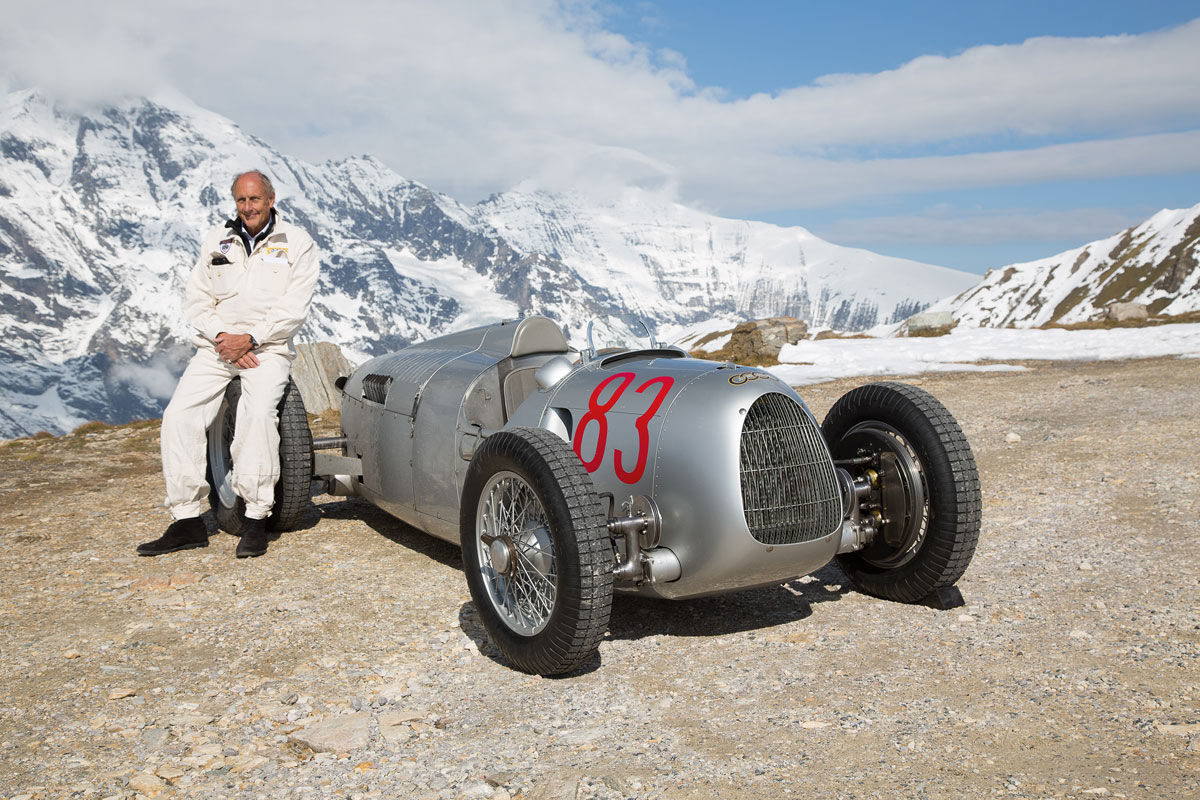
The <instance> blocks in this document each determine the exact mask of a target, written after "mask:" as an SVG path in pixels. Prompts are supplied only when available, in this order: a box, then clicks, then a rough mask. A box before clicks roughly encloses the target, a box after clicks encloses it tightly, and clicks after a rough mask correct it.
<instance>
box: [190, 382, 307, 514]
mask: <svg viewBox="0 0 1200 800" xmlns="http://www.w3.org/2000/svg"><path fill="white" fill-rule="evenodd" d="M241 396H242V382H241V380H240V379H238V378H234V379H233V380H232V381H230V383H229V386H228V387H227V388H226V389H225V399H224V401H223V402H222V403H221V409H220V411H218V412H217V418H216V420H215V421H214V422H213V424H212V427H211V428H209V430H208V485H209V487H210V489H209V494H208V500H209V503H210V504H211V506H212V510H213V516H215V517H216V518H217V525H218V526H219V527H220V528H221V530H223V531H226V532H228V533H232V534H233V535H234V536H240V535H241V533H242V524H243V521H244V520H245V513H246V501H245V500H243V499H242V498H240V497H238V496H237V494H236V493H234V491H233V458H232V456H231V455H230V452H229V448H230V445H231V444H232V443H233V435H234V431H235V430H236V429H237V408H238V400H240V399H241ZM278 412H279V480H278V481H276V483H275V503H274V505H272V506H271V514H270V516H268V517H267V530H269V531H276V532H280V531H290V530H291V529H292V528H295V527H296V526H297V525H298V524H300V518H301V516H303V514H304V510H305V509H306V508H307V507H308V502H309V500H310V499H311V494H312V492H311V490H312V432H311V431H310V430H309V428H308V414H307V413H306V412H305V410H304V401H303V400H302V399H301V397H300V390H299V388H297V386H296V384H295V383H294V382H293V381H292V380H291V379H288V384H287V387H286V388H285V389H284V390H283V397H282V399H280V401H279V406H278Z"/></svg>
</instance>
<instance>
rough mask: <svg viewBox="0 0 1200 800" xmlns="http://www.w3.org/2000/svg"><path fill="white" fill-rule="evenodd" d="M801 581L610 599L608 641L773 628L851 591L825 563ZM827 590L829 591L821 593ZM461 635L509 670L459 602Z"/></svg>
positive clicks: (591, 666)
mask: <svg viewBox="0 0 1200 800" xmlns="http://www.w3.org/2000/svg"><path fill="white" fill-rule="evenodd" d="M808 577H809V578H810V579H811V578H816V580H815V581H814V580H809V581H807V582H802V581H803V579H802V578H797V579H795V580H791V581H788V582H787V583H783V584H779V585H776V586H767V587H763V588H761V589H749V590H747V591H743V592H734V593H732V594H725V595H717V596H714V597H702V598H699V599H697V600H660V599H657V598H642V597H632V596H630V595H620V594H619V595H616V596H615V597H613V609H612V619H611V620H610V621H609V623H608V632H609V638H612V639H640V638H642V637H644V636H660V635H661V636H721V635H724V634H730V633H743V632H745V631H754V630H761V629H763V628H773V627H775V626H776V625H785V624H787V623H789V622H795V621H797V620H802V619H806V618H808V617H810V616H812V613H813V606H814V605H816V604H817V603H829V602H836V601H838V600H840V599H842V597H843V596H844V595H847V594H849V593H850V592H852V591H854V589H853V588H852V587H851V584H850V579H849V578H847V577H846V576H845V574H844V573H843V572H842V571H841V570H840V569H839V568H838V567H837V565H836V564H833V563H830V564H827V565H825V566H824V567H822V568H821V569H819V570H817V571H816V572H814V573H811V575H810V576H808ZM826 587H829V588H826ZM458 624H459V627H461V628H462V632H463V633H464V634H466V636H467V637H468V638H469V639H470V640H471V641H472V642H474V643H475V647H476V648H477V649H478V650H479V653H480V655H482V656H484V657H485V658H490V659H491V660H492V661H494V662H496V663H497V664H499V665H500V666H502V667H506V668H510V669H511V665H510V664H509V663H508V661H507V660H506V659H505V658H504V656H503V655H502V654H501V653H500V652H499V650H497V649H496V647H495V646H494V645H493V644H492V643H491V640H489V639H488V637H487V632H486V631H485V630H484V628H483V623H482V621H481V620H480V619H479V612H478V611H476V609H475V604H474V603H470V602H468V603H463V605H462V606H461V607H460V608H459V610H458ZM601 666H602V663H601V656H600V654H599V653H593V654H592V656H591V657H590V658H589V659H588V660H587V661H585V662H584V663H583V664H582V665H581V666H580V667H579V668H578V669H576V670H575V671H574V672H571V673H568V674H566V675H555V676H551V679H557V678H573V677H578V676H580V675H585V674H587V673H589V672H593V671H595V670H597V669H599V668H600V667H601Z"/></svg>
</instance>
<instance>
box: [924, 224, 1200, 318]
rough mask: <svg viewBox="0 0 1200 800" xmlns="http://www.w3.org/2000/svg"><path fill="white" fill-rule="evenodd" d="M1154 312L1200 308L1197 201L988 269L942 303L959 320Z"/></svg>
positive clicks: (1178, 313)
mask: <svg viewBox="0 0 1200 800" xmlns="http://www.w3.org/2000/svg"><path fill="white" fill-rule="evenodd" d="M1131 301H1132V302H1139V303H1144V304H1145V305H1146V306H1147V307H1148V309H1149V312H1150V313H1151V314H1155V315H1160V316H1181V315H1184V314H1188V313H1191V312H1197V311H1200V205H1196V206H1193V207H1191V208H1188V209H1181V210H1174V211H1172V210H1165V211H1160V212H1158V213H1157V214H1155V215H1154V216H1153V217H1151V218H1150V219H1148V220H1146V221H1145V222H1143V223H1142V224H1141V225H1138V226H1137V227H1134V228H1129V229H1128V230H1125V231H1122V232H1121V233H1118V234H1116V235H1114V236H1110V237H1109V238H1107V239H1101V240H1099V241H1095V242H1092V243H1091V244H1087V245H1084V246H1083V247H1079V248H1076V249H1074V250H1068V251H1067V252H1065V253H1059V254H1058V255H1056V256H1051V257H1050V258H1044V259H1042V260H1040V261H1030V262H1028V263H1025V264H1012V265H1010V266H1007V267H1002V268H1000V269H994V270H989V271H988V273H987V275H986V276H985V277H984V279H983V281H982V282H980V283H979V285H977V286H975V287H973V288H971V289H968V290H967V291H965V292H963V293H962V294H959V295H957V296H956V297H953V298H949V299H946V300H943V301H941V302H939V303H937V304H936V305H935V306H933V307H932V308H931V309H930V310H931V311H950V312H951V313H952V314H953V315H954V317H955V318H956V319H957V320H958V321H959V323H960V324H963V325H968V326H973V327H992V328H1006V327H1013V328H1037V327H1042V326H1045V325H1052V324H1063V325H1069V324H1071V323H1078V322H1086V321H1089V320H1097V319H1102V318H1103V317H1104V315H1105V310H1106V308H1107V306H1109V305H1110V304H1112V303H1117V302H1131Z"/></svg>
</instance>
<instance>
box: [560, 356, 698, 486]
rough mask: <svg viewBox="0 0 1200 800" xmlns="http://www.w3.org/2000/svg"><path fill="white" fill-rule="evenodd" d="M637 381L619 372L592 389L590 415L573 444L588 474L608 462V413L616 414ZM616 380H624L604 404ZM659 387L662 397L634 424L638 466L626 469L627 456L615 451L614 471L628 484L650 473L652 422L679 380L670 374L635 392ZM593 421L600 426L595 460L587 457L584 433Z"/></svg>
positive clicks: (586, 417)
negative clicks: (626, 391)
mask: <svg viewBox="0 0 1200 800" xmlns="http://www.w3.org/2000/svg"><path fill="white" fill-rule="evenodd" d="M636 378H637V375H636V374H634V373H632V372H618V373H616V374H615V375H610V376H608V377H607V378H605V379H604V380H602V381H601V382H600V383H599V385H597V386H596V388H595V389H594V390H592V396H591V397H589V398H588V410H587V413H586V414H584V415H583V418H582V419H580V420H579V427H577V428H576V429H575V441H574V444H573V446H574V448H575V455H577V456H579V460H580V461H582V462H583V468H584V469H586V470H587V471H588V472H595V471H596V470H597V469H598V468H599V466H600V464H601V462H603V461H604V449H605V445H606V444H607V443H608V412H609V411H612V409H613V406H615V405H616V404H617V401H618V400H620V399H621V395H623V394H624V393H625V390H626V389H628V388H629V385H630V384H631V383H633V381H634V379H636ZM614 381H620V383H618V384H617V388H616V389H614V390H613V393H612V395H611V396H610V397H609V398H608V399H607V400H605V401H604V402H600V395H602V394H603V393H604V390H605V389H606V388H608V385H609V384H610V383H613V382H614ZM655 385H657V386H658V394H656V395H655V396H654V400H652V401H651V402H650V407H649V408H647V409H646V410H645V412H643V413H642V415H641V416H639V417H638V418H637V421H636V422H634V427H635V428H636V429H637V436H638V450H637V462H636V463H635V464H634V466H633V469H625V464H624V461H625V458H624V453H622V452H621V451H620V450H614V451H613V469H614V470H615V471H616V473H617V477H618V478H620V479H621V481H622V482H624V483H637V482H638V481H639V480H641V477H642V473H644V472H645V471H646V460H647V459H648V458H649V456H650V420H651V419H652V418H653V417H654V414H655V413H656V412H657V411H658V408H659V406H661V405H662V404H663V401H664V400H666V399H667V393H668V392H670V391H671V387H672V386H674V385H675V379H674V378H671V377H668V376H666V375H660V376H659V377H657V378H651V379H650V380H648V381H646V382H645V383H643V384H642V385H641V386H639V387H638V388H637V389H635V390H634V391H636V392H637V393H638V394H641V393H642V392H644V391H646V390H647V389H649V388H650V387H651V386H655ZM593 420H594V421H595V422H596V425H597V426H598V430H597V431H596V452H595V453H593V454H592V457H591V458H584V457H583V452H582V449H583V434H584V431H586V430H587V426H588V425H589V424H590V423H591V422H592V421H593Z"/></svg>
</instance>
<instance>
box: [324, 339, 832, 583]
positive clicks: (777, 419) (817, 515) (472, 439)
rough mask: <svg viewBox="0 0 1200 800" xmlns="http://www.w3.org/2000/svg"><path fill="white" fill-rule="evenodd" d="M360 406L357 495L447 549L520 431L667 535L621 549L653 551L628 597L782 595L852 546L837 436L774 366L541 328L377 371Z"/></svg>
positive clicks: (621, 512)
mask: <svg viewBox="0 0 1200 800" xmlns="http://www.w3.org/2000/svg"><path fill="white" fill-rule="evenodd" d="M343 392H344V397H343V401H342V409H341V422H342V429H343V433H344V436H345V442H344V443H343V445H342V451H343V456H342V458H341V460H340V462H339V463H341V464H346V463H354V464H356V465H357V466H356V468H355V469H354V470H352V472H360V473H361V474H359V475H349V476H342V478H341V481H342V483H343V484H344V485H346V486H348V487H349V489H350V491H353V492H355V493H357V494H360V495H362V496H364V497H366V498H368V499H369V500H371V501H372V502H373V503H375V504H377V505H378V506H380V507H381V508H383V509H384V510H386V511H388V512H389V513H391V514H393V515H395V516H396V517H399V518H400V519H402V520H404V521H405V522H408V523H409V524H411V525H414V526H415V527H417V528H420V529H422V530H425V531H427V532H429V533H430V534H433V535H434V536H437V537H440V538H442V539H446V540H447V541H451V542H455V543H458V542H459V537H460V533H459V504H460V500H461V493H462V486H463V480H464V477H465V475H466V471H467V467H468V466H469V464H470V461H471V457H472V455H473V454H474V452H475V450H476V449H477V447H478V446H479V444H480V443H481V442H482V441H483V439H484V438H486V437H487V436H489V435H491V434H492V433H494V432H495V431H498V430H502V429H505V428H512V427H541V428H546V429H548V430H551V431H553V432H554V433H556V434H557V435H558V436H560V437H561V438H562V439H564V440H565V441H567V442H569V443H570V444H571V445H572V447H573V449H574V451H575V453H576V454H577V455H578V456H579V457H580V460H581V461H582V462H583V464H584V466H585V468H586V469H587V471H588V472H589V473H590V475H591V479H592V482H593V484H594V487H595V489H596V491H597V493H599V494H600V496H601V498H602V502H605V503H606V505H607V510H608V512H609V517H610V518H613V519H617V518H621V517H625V518H628V517H629V516H630V515H631V514H632V513H634V512H637V511H639V509H640V510H641V511H645V510H646V508H647V507H648V506H647V501H646V500H645V498H650V502H649V507H650V508H651V509H652V510H653V512H654V513H655V514H657V515H660V516H661V523H660V524H656V525H655V526H654V532H653V535H652V536H650V537H649V539H648V538H647V535H645V534H643V535H642V536H641V538H640V539H638V538H633V539H628V538H627V539H625V540H624V541H618V542H617V546H616V548H615V549H616V555H617V557H618V558H619V557H621V555H622V554H623V553H625V551H626V550H627V549H628V547H629V545H628V542H631V541H636V542H638V547H639V548H640V549H642V550H643V551H644V553H643V555H642V557H643V561H644V564H645V567H646V569H645V572H644V573H643V574H639V575H638V577H637V578H636V579H633V578H630V579H626V580H624V581H621V580H618V582H617V585H616V588H617V589H618V590H621V591H629V592H638V593H642V594H649V595H655V596H659V597H668V598H685V597H696V596H700V595H706V594H713V593H718V592H725V591H731V590H736V589H743V588H748V587H753V586H759V585H765V584H772V583H778V582H781V581H784V580H787V579H789V578H792V577H795V576H798V575H803V574H806V573H808V572H812V571H813V570H816V569H819V568H820V567H822V566H824V565H825V564H826V563H827V562H828V561H829V560H830V559H832V558H833V556H834V555H835V554H836V553H837V552H838V551H839V546H840V544H841V542H842V539H843V522H844V520H843V517H844V511H845V504H846V502H847V501H846V500H845V498H844V494H843V488H842V487H840V486H839V480H838V476H837V474H836V470H835V468H834V466H833V463H832V461H831V458H830V455H829V450H828V448H827V446H826V444H825V440H824V439H823V437H822V436H821V431H820V428H819V426H818V424H817V422H816V420H815V419H814V418H813V415H812V413H811V412H810V411H809V409H808V407H807V406H806V405H805V404H804V402H803V401H802V400H801V399H800V397H799V396H798V395H797V394H796V393H795V392H794V391H793V390H792V389H791V388H790V387H789V386H787V385H786V384H784V383H783V382H782V381H780V380H779V379H778V378H776V377H774V376H773V375H771V374H770V373H769V372H767V371H765V370H762V369H755V368H747V367H741V366H736V365H733V364H728V363H718V362H713V361H705V360H700V359H695V358H690V357H687V356H686V354H684V353H683V351H681V350H679V349H677V348H659V347H652V348H650V349H646V350H622V351H617V352H611V353H608V354H599V355H596V354H592V353H590V352H588V353H584V354H578V353H575V352H574V351H571V350H570V349H569V348H568V345H567V342H566V339H565V338H564V337H563V335H562V332H561V330H560V329H559V328H558V326H557V325H555V324H554V323H553V322H551V321H550V320H548V319H546V318H544V317H527V318H524V319H521V320H517V321H511V322H504V323H497V324H494V325H487V326H483V327H479V328H474V329H471V330H466V331H461V332H458V333H453V334H450V335H447V336H443V337H440V338H437V339H433V340H431V341H428V342H424V343H421V344H418V345H415V346H413V347H409V348H407V349H404V350H401V351H399V352H396V353H393V354H389V355H384V356H380V357H378V358H375V359H372V360H371V361H368V362H367V363H366V364H364V365H363V366H361V367H360V368H358V369H357V370H356V371H355V372H354V374H353V375H352V376H351V377H350V378H349V379H348V380H347V382H346V383H345V385H344V386H343ZM319 458H320V454H318V459H319ZM317 471H318V472H321V471H322V469H321V464H320V461H318V468H317ZM618 577H621V576H620V575H618Z"/></svg>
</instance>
